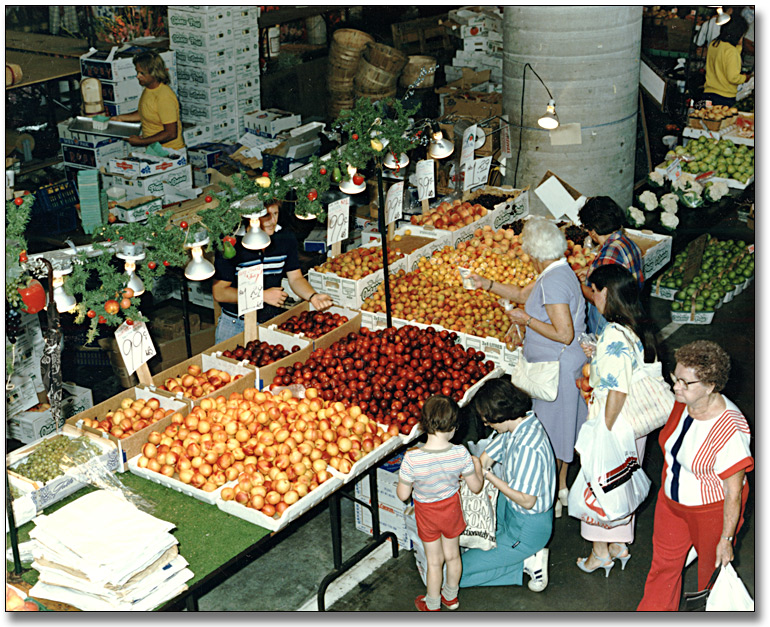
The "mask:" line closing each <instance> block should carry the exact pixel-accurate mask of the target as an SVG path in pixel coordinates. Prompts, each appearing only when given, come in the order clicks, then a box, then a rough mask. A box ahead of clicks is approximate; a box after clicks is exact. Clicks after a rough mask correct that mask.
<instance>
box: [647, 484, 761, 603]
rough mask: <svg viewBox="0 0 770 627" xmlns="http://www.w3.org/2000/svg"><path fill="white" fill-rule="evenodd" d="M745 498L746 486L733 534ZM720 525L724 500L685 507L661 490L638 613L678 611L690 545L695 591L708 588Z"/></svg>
mask: <svg viewBox="0 0 770 627" xmlns="http://www.w3.org/2000/svg"><path fill="white" fill-rule="evenodd" d="M748 496H749V486H748V483H746V484H744V486H743V491H742V493H741V515H740V518H739V520H738V526H737V527H736V529H735V534H734V535H737V534H738V530H739V529H740V528H741V526H742V525H743V511H744V509H745V507H746V499H747V498H748ZM723 522H724V501H719V502H718V503H712V504H710V505H700V506H697V507H688V506H686V505H680V504H679V503H677V502H676V501H672V500H671V499H669V498H668V497H667V496H666V495H665V494H664V492H663V489H662V488H661V490H660V492H659V493H658V502H657V504H656V505H655V527H654V529H653V535H652V564H651V565H650V572H649V574H648V575H647V582H646V583H645V584H644V596H643V597H642V600H641V602H640V603H639V606H638V607H637V608H636V609H637V611H639V612H666V611H667V612H676V611H677V610H678V609H679V597H680V596H681V593H682V570H683V569H684V563H685V560H686V559H687V553H688V552H689V551H690V547H691V546H695V550H696V551H697V552H698V590H703V589H704V588H705V587H706V586H707V585H708V582H709V579H711V575H712V574H713V572H714V569H715V566H714V563H715V562H716V559H717V557H716V551H717V544H719V539H720V537H721V535H722V525H723ZM733 542H734V541H733ZM692 592H695V590H692Z"/></svg>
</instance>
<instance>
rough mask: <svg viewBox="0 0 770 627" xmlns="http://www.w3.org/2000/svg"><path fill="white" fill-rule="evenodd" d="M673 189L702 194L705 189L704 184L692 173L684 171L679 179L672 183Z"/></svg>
mask: <svg viewBox="0 0 770 627" xmlns="http://www.w3.org/2000/svg"><path fill="white" fill-rule="evenodd" d="M671 189H673V190H674V191H682V192H695V194H697V195H698V196H700V195H701V192H702V191H703V185H701V184H700V183H698V181H696V180H695V177H694V176H693V175H692V174H687V173H683V174H682V176H680V177H679V180H678V181H674V182H673V183H672V184H671Z"/></svg>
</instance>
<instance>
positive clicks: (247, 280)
mask: <svg viewBox="0 0 770 627" xmlns="http://www.w3.org/2000/svg"><path fill="white" fill-rule="evenodd" d="M263 279H264V265H262V264H261V263H259V264H257V265H255V266H247V267H245V268H240V269H239V270H238V315H239V316H242V315H243V314H245V313H249V312H250V311H256V310H257V309H262V307H263V306H264V301H263V298H264V293H263V289H264V281H263Z"/></svg>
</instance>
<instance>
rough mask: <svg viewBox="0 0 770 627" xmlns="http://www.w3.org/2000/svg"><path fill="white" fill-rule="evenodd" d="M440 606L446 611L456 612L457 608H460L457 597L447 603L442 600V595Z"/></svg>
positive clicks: (445, 600) (442, 596)
mask: <svg viewBox="0 0 770 627" xmlns="http://www.w3.org/2000/svg"><path fill="white" fill-rule="evenodd" d="M441 604H442V605H443V606H444V607H445V608H446V609H448V610H456V609H457V608H458V607H460V601H459V599H458V598H457V597H455V598H454V599H452V600H451V601H448V600H447V599H445V598H444V595H443V594H442V595H441Z"/></svg>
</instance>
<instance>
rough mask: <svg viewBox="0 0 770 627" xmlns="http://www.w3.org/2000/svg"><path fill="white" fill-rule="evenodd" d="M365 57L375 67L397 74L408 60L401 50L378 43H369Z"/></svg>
mask: <svg viewBox="0 0 770 627" xmlns="http://www.w3.org/2000/svg"><path fill="white" fill-rule="evenodd" d="M363 58H364V59H365V60H366V61H367V62H369V63H370V64H371V65H373V66H374V67H377V68H380V69H381V70H383V71H385V72H388V73H390V74H396V75H398V73H399V72H401V70H402V69H404V66H405V65H406V62H407V56H406V55H405V54H404V53H403V52H401V51H400V50H396V49H395V48H393V47H391V46H386V45H385V44H377V43H369V44H367V46H366V48H365V49H364V54H363Z"/></svg>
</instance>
